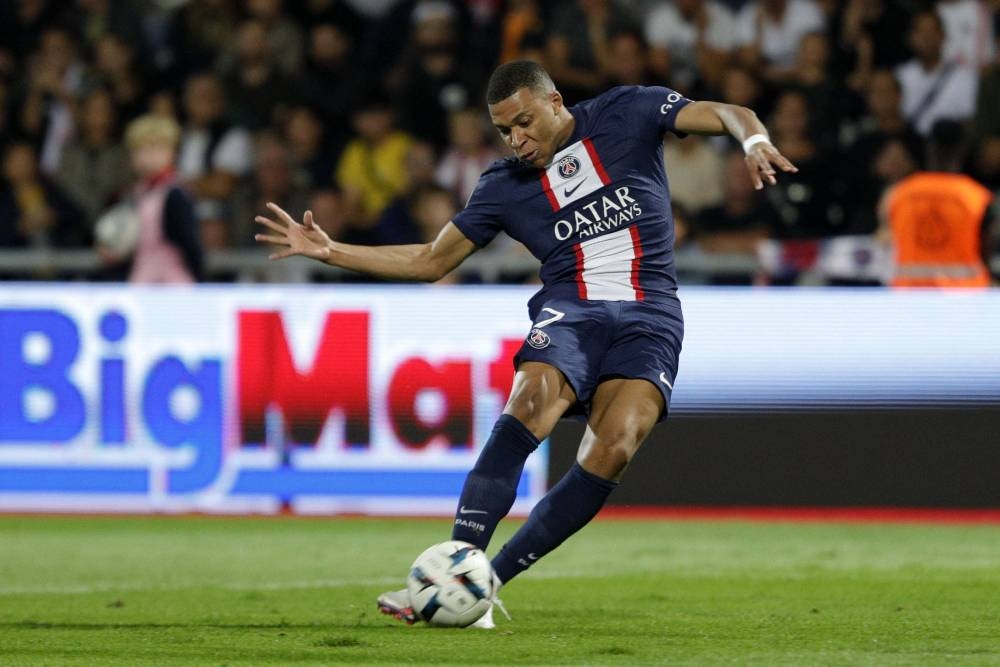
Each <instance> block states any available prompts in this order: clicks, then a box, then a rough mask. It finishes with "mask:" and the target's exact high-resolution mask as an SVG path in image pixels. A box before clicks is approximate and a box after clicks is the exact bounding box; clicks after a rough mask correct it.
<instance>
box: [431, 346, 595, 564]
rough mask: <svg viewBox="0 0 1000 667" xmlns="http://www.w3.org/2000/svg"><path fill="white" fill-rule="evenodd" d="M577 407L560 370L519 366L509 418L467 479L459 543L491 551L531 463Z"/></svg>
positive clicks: (458, 516)
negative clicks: (572, 407)
mask: <svg viewBox="0 0 1000 667" xmlns="http://www.w3.org/2000/svg"><path fill="white" fill-rule="evenodd" d="M575 401H576V395H575V394H574V392H573V388H572V387H571V386H570V385H569V383H568V382H567V381H566V378H565V376H564V375H563V374H562V373H561V372H560V371H559V370H558V369H556V368H555V367H553V366H550V365H549V364H545V363H540V362H536V361H525V362H522V363H521V364H520V365H519V366H518V369H517V373H516V374H515V376H514V384H513V387H512V389H511V394H510V399H509V400H508V401H507V406H506V407H505V408H504V413H503V415H501V416H500V419H498V420H497V422H496V425H494V427H493V432H492V434H491V435H490V438H489V440H487V441H486V445H485V446H484V447H483V450H482V452H480V454H479V459H478V460H477V461H476V464H475V466H473V468H472V470H471V471H470V472H469V474H468V476H467V477H466V479H465V485H464V486H463V488H462V494H461V496H460V497H459V501H458V508H457V509H456V513H455V522H454V525H453V527H452V535H451V537H452V539H453V540H463V541H465V542H470V543H472V544H474V545H476V546H477V547H479V548H480V549H485V548H486V545H487V544H489V541H490V538H492V537H493V531H494V530H496V527H497V524H498V523H499V522H500V520H501V519H503V518H504V517H505V516H507V513H508V512H509V511H510V508H511V506H512V505H513V504H514V499H515V497H516V495H517V484H518V481H519V480H520V479H521V471H522V470H523V469H524V462H525V460H526V459H527V458H528V456H529V455H530V454H531V453H532V452H533V451H535V449H536V448H537V447H538V444H539V442H540V441H541V440H543V439H545V438H546V437H548V435H549V433H551V432H552V428H553V427H554V426H555V424H556V422H557V421H558V420H559V418H560V417H561V416H562V414H563V413H564V412H566V410H567V408H569V406H570V405H572V404H573V403H574V402H575Z"/></svg>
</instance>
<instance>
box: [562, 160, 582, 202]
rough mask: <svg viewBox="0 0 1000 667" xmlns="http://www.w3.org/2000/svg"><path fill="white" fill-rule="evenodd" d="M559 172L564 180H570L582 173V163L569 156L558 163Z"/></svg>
mask: <svg viewBox="0 0 1000 667" xmlns="http://www.w3.org/2000/svg"><path fill="white" fill-rule="evenodd" d="M557 171H558V172H559V175H560V176H562V177H563V178H569V177H570V176H572V175H574V174H575V173H576V172H578V171H580V161H579V160H577V159H576V156H575V155H567V156H566V157H564V158H562V159H561V160H559V162H558V163H557ZM568 196H569V195H567V197H568Z"/></svg>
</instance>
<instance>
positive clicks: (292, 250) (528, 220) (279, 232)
mask: <svg viewBox="0 0 1000 667" xmlns="http://www.w3.org/2000/svg"><path fill="white" fill-rule="evenodd" d="M487 103H488V106H489V113H490V116H491V118H492V121H493V125H494V126H495V127H496V128H497V130H499V132H500V134H501V135H502V136H503V138H504V140H506V142H507V144H508V145H509V146H510V147H511V149H513V152H514V156H513V157H509V158H507V159H504V160H499V161H497V162H495V163H494V164H493V165H492V166H491V167H490V168H489V169H487V170H486V172H485V173H483V175H482V176H481V177H480V179H479V183H478V185H477V186H476V190H475V192H474V193H473V194H472V197H471V198H470V199H469V202H468V204H467V205H466V207H465V209H464V210H463V211H461V212H460V213H458V215H456V216H455V218H454V219H453V220H452V221H451V222H450V223H448V224H447V225H445V227H444V228H443V229H442V230H441V233H440V234H439V235H438V237H437V238H436V239H434V241H433V242H431V243H425V244H417V245H397V246H379V247H366V246H357V245H348V244H344V243H338V242H335V241H331V240H330V238H329V237H328V236H327V235H326V234H325V233H324V232H323V231H322V230H321V229H320V228H319V227H318V226H317V225H316V224H315V222H314V221H313V217H312V213H311V212H310V211H306V212H305V217H304V219H303V221H302V223H301V224H299V223H298V222H296V221H295V220H293V219H292V217H291V216H289V215H288V214H287V213H286V212H285V211H283V210H282V209H281V208H279V207H278V206H276V205H274V204H268V208H269V209H270V210H271V212H272V214H273V216H274V217H273V218H269V217H265V216H258V217H257V218H256V220H257V222H259V223H260V224H262V225H264V226H265V227H267V228H268V230H269V231H268V232H266V233H262V234H258V235H257V236H256V239H257V240H258V241H262V242H266V243H272V244H275V245H277V246H280V247H279V249H278V250H277V251H276V252H275V253H274V254H273V255H271V258H272V259H282V258H284V257H290V256H292V255H305V256H307V257H312V258H313V259H317V260H320V261H322V262H326V263H328V264H332V265H334V266H339V267H343V268H345V269H351V270H355V271H361V272H363V273H367V274H370V275H374V276H378V277H380V278H384V279H389V280H420V281H436V280H439V279H440V278H441V277H443V276H444V275H446V274H447V273H449V272H450V271H451V270H452V269H454V268H455V267H457V266H458V265H459V264H460V263H461V262H462V261H463V260H464V259H465V258H466V257H468V256H469V255H470V254H472V253H473V252H475V251H476V249H477V248H481V247H483V246H485V245H486V244H487V243H489V242H490V240H492V239H493V237H494V236H496V234H497V233H498V232H500V231H506V232H507V233H508V234H509V235H510V236H512V237H513V238H515V239H517V240H518V241H520V242H521V243H523V244H524V245H525V246H527V248H528V249H529V250H530V251H531V253H532V254H533V255H534V256H535V257H537V258H538V259H539V260H541V262H542V266H541V271H540V277H541V279H542V282H543V287H542V289H541V290H539V292H538V293H537V294H535V295H534V296H533V297H532V298H531V300H530V302H529V304H528V310H529V314H530V316H531V320H532V322H533V325H532V328H531V330H530V332H529V334H528V336H527V338H526V340H525V342H524V345H523V346H522V347H521V349H520V351H519V352H518V353H517V355H516V356H515V358H514V365H515V368H516V374H515V376H514V384H513V387H512V388H511V394H510V399H509V400H508V402H507V405H506V406H505V407H504V411H503V415H501V417H500V419H498V420H497V422H496V425H495V426H494V427H493V432H492V434H491V436H490V438H489V440H488V441H487V442H486V445H485V447H484V448H483V450H482V453H481V454H480V456H479V459H478V460H477V461H476V464H475V466H474V467H473V468H472V470H471V471H470V472H469V475H468V477H467V478H466V480H465V485H464V487H463V489H462V495H461V497H460V498H459V502H458V508H457V511H456V515H455V522H454V524H453V527H452V534H451V539H453V540H463V541H465V542H470V543H472V544H474V545H476V546H477V547H479V548H481V549H484V550H485V548H486V546H487V544H489V541H490V538H491V537H492V535H493V531H494V530H495V528H496V526H497V524H498V523H499V522H500V520H501V519H503V517H504V516H506V514H507V512H509V511H510V508H511V506H512V504H513V502H514V497H515V494H516V489H517V484H518V480H519V479H520V477H521V470H522V468H523V466H524V462H525V459H527V457H528V456H529V455H530V454H531V453H532V452H533V451H535V448H537V447H538V444H539V442H540V441H541V440H543V439H544V438H545V437H547V436H548V435H549V433H550V432H551V431H552V429H553V427H554V426H555V424H556V422H557V421H558V420H559V419H560V418H561V417H563V416H567V415H570V414H574V413H576V414H582V415H584V416H585V417H586V419H587V429H586V433H585V435H584V437H583V441H582V442H581V443H580V448H579V452H578V454H577V460H576V463H575V464H574V465H573V467H572V468H571V469H570V470H569V471H568V472H567V473H566V475H565V476H564V477H563V478H562V479H561V480H560V481H559V482H558V483H557V484H556V485H555V486H554V487H552V489H551V490H550V491H549V492H548V493H547V494H546V495H545V497H544V498H542V499H541V500H540V501H539V502H538V504H537V505H536V506H535V507H534V509H532V511H531V514H530V515H529V517H528V519H527V521H526V522H525V523H524V525H522V526H521V528H520V529H519V530H518V531H517V532H516V533H515V535H514V536H513V537H512V538H511V539H510V541H509V542H507V543H506V544H505V545H503V548H501V549H500V552H499V553H498V554H497V555H496V557H495V558H493V561H492V565H493V569H494V572H495V577H496V579H498V580H499V583H500V584H506V583H507V582H509V581H510V580H511V579H513V578H514V577H516V576H517V575H518V574H520V573H521V572H523V571H524V570H526V569H528V568H529V567H531V566H532V565H533V564H534V563H535V562H536V561H537V560H538V559H540V558H542V557H543V556H545V554H547V553H549V552H550V551H552V550H553V549H555V548H556V547H557V546H559V545H560V544H561V543H562V542H563V541H564V540H565V539H566V538H568V537H569V536H570V535H572V534H573V533H575V532H576V531H578V530H579V529H580V528H582V527H583V526H584V525H586V524H587V523H588V522H589V521H590V520H591V519H592V518H593V517H594V516H595V515H596V514H597V512H598V510H600V508H601V506H602V505H604V502H605V500H606V499H607V497H608V494H610V493H611V492H612V491H613V490H614V488H615V487H616V486H617V485H618V482H619V480H620V479H621V477H622V473H623V472H624V471H625V468H626V466H627V465H628V463H629V461H630V460H631V459H632V457H633V455H635V453H636V451H637V450H638V449H639V445H640V444H642V442H643V440H644V439H645V437H646V435H647V434H648V433H649V431H650V429H651V428H652V427H653V426H654V425H655V424H656V423H657V422H659V421H661V420H662V419H664V418H665V417H666V415H667V408H668V406H669V405H670V395H671V392H672V390H673V386H674V380H675V378H676V376H677V363H678V356H679V354H680V351H681V340H682V338H683V333H684V323H683V318H682V315H681V305H680V301H679V300H678V298H677V278H676V274H675V271H674V259H673V241H674V230H673V220H672V218H671V214H670V194H669V190H668V188H667V180H666V176H665V174H664V168H663V145H662V142H663V136H664V133H666V132H673V133H675V134H678V135H681V136H683V135H684V133H695V134H706V135H721V134H726V133H728V134H730V135H732V136H733V137H735V138H736V140H737V141H740V142H742V144H743V148H744V151H745V152H746V163H747V168H748V170H749V177H750V179H751V180H752V181H753V184H754V187H756V188H757V189H761V188H763V187H764V185H765V183H766V184H774V183H775V174H776V171H775V169H776V168H777V169H780V170H782V171H785V172H794V171H796V168H795V167H794V166H793V165H792V164H791V163H790V162H789V161H788V160H787V159H786V158H785V157H784V156H783V155H782V154H781V153H779V152H778V150H777V149H776V148H775V147H774V146H773V145H772V144H771V142H770V141H769V139H768V134H767V130H766V128H765V127H764V126H763V124H762V123H761V122H760V121H759V120H758V119H757V116H756V115H755V114H754V112H753V111H751V110H750V109H747V108H744V107H739V106H733V105H728V104H721V103H716V102H701V101H692V100H689V99H687V98H685V97H684V96H682V95H681V94H680V93H677V92H674V91H673V90H670V89H668V88H662V87H658V86H652V87H641V86H625V87H620V88H614V89H612V90H609V91H608V92H606V93H604V94H602V95H599V96H598V97H595V98H593V99H591V100H587V101H585V102H582V103H580V104H578V105H576V106H574V107H572V108H567V107H566V106H564V105H563V99H562V96H561V95H560V94H559V91H557V90H556V89H555V86H554V84H553V83H552V79H551V78H550V77H549V75H548V73H547V72H546V71H545V70H544V69H543V68H542V67H541V66H540V65H538V64H537V63H534V62H528V61H516V62H510V63H507V64H504V65H501V66H500V67H498V68H497V69H496V70H495V71H494V72H493V75H492V76H491V77H490V81H489V86H488V90H487ZM378 605H379V607H380V609H381V610H382V611H383V612H385V613H389V614H392V615H394V616H396V617H397V618H399V619H401V620H404V621H407V622H410V623H412V622H414V621H415V620H417V618H418V616H417V614H415V612H414V610H413V609H412V608H411V605H410V600H409V596H408V594H407V592H406V590H405V589H404V590H402V591H395V592H390V593H385V594H384V595H382V596H380V597H379V599H378ZM477 625H479V626H480V627H492V626H493V622H492V614H491V613H488V614H487V615H486V616H484V617H483V618H482V619H480V620H479V621H478V622H477Z"/></svg>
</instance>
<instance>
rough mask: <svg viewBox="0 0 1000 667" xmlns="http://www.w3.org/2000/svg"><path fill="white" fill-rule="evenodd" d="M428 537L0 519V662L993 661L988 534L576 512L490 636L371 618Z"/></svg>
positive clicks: (408, 530) (316, 528)
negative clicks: (590, 520) (574, 524)
mask: <svg viewBox="0 0 1000 667" xmlns="http://www.w3.org/2000/svg"><path fill="white" fill-rule="evenodd" d="M510 529H511V526H505V527H504V530H503V531H501V534H499V535H498V537H497V540H496V542H495V543H496V544H497V545H499V544H501V543H502V540H503V539H504V538H505V537H507V536H508V535H509V531H510ZM447 534H448V522H447V521H443V520H412V521H404V520H368V519H344V520H336V519H307V520H304V519H223V518H190V519H175V518H41V517H3V518H0V665H3V666H4V667H7V666H15V665H58V666H60V667H62V666H74V665H150V666H152V665H156V666H170V665H232V666H235V665H336V664H370V665H398V664H428V665H435V666H437V667H443V666H445V665H486V664H492V665H504V666H506V665H725V664H736V665H943V664H947V665H1000V527H998V526H983V525H979V526H940V525H936V526H931V525H928V526H922V525H848V524H780V523H779V524H760V523H740V522H638V521H635V522H633V521H617V522H613V521H598V522H595V523H594V524H592V525H590V526H588V527H587V528H586V529H585V530H584V531H583V532H582V533H581V534H579V535H577V536H576V537H574V538H573V539H572V540H571V541H570V542H568V543H567V544H565V545H563V547H562V548H561V549H559V550H558V551H557V552H555V553H553V554H551V555H550V556H549V557H547V558H546V559H545V560H544V561H542V562H541V563H540V564H539V565H537V566H536V567H535V568H534V570H533V571H531V572H529V573H528V574H526V575H524V576H523V577H521V578H520V579H518V580H516V581H515V582H513V583H512V584H511V585H510V586H508V587H506V588H505V589H504V591H503V598H504V601H505V603H506V606H507V608H508V609H509V610H510V612H511V614H512V615H513V621H506V620H505V619H503V618H498V619H497V622H498V628H497V629H496V630H494V631H491V632H489V631H481V630H442V629H435V628H428V627H423V626H413V627H407V626H404V625H401V624H398V623H397V622H395V621H393V620H391V619H389V618H387V617H384V616H381V615H379V614H378V613H377V612H376V610H375V606H374V598H375V596H376V595H377V594H378V593H379V592H381V591H382V590H386V589H388V588H390V587H395V586H398V585H399V583H400V582H401V578H402V575H403V573H404V572H405V571H406V569H407V566H408V565H409V563H410V561H411V560H412V559H413V557H414V556H415V555H416V554H417V553H418V552H419V551H420V550H421V549H422V548H423V547H425V546H427V545H429V544H431V543H433V542H437V541H441V540H443V539H445V538H446V537H447Z"/></svg>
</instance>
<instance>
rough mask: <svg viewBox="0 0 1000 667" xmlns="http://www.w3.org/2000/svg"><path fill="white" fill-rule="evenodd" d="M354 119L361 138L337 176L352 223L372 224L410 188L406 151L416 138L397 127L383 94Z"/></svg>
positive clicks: (343, 156) (344, 156)
mask: <svg viewBox="0 0 1000 667" xmlns="http://www.w3.org/2000/svg"><path fill="white" fill-rule="evenodd" d="M353 120H354V129H355V131H356V132H357V134H358V137H357V138H356V139H354V140H352V141H351V142H350V143H349V144H348V145H347V147H346V148H345V149H344V152H343V153H341V155H340V160H339V161H338V162H337V171H336V176H335V178H336V182H337V185H338V186H339V187H340V188H341V189H342V190H343V192H344V196H345V198H346V202H347V210H348V218H349V220H350V221H351V224H353V225H355V226H358V227H368V226H371V225H373V224H374V223H375V221H376V220H378V217H379V215H381V214H382V211H383V210H384V209H385V207H386V206H387V205H388V204H389V202H390V201H392V199H393V198H394V197H396V196H397V195H399V194H400V193H401V192H403V191H404V190H405V189H406V154H407V152H408V151H409V150H410V144H411V143H412V141H413V140H412V139H411V138H410V136H409V135H408V134H406V133H405V132H402V131H401V130H399V129H397V127H396V118H395V112H394V111H393V108H392V106H391V105H390V104H389V102H388V100H387V99H385V98H384V97H383V96H381V95H379V94H373V95H371V96H369V97H368V98H367V99H366V100H365V101H364V102H363V103H362V104H361V105H360V106H359V108H358V110H357V111H356V112H355V114H354V118H353Z"/></svg>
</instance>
